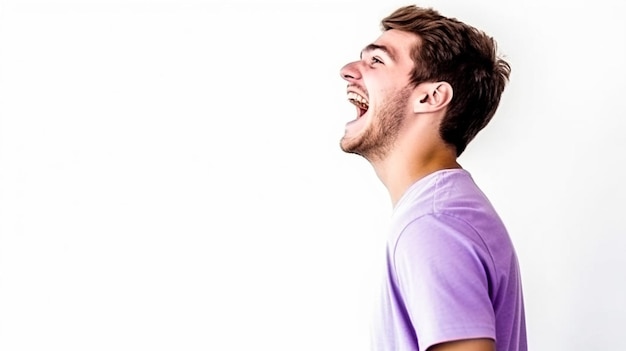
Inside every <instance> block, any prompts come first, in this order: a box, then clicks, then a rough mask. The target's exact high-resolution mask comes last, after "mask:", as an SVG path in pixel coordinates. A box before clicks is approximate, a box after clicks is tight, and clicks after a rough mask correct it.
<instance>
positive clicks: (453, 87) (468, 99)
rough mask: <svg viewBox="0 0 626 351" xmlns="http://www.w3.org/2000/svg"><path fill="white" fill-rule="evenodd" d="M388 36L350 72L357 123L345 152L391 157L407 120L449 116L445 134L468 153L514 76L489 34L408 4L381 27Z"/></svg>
mask: <svg viewBox="0 0 626 351" xmlns="http://www.w3.org/2000/svg"><path fill="white" fill-rule="evenodd" d="M381 26H382V30H383V33H382V35H381V36H380V37H379V38H378V39H377V40H376V42H374V43H373V44H370V45H368V46H367V47H366V48H365V49H364V50H363V51H362V53H361V59H360V60H359V61H356V62H352V63H349V64H347V65H346V66H344V67H343V68H342V70H341V75H342V77H343V78H344V79H345V80H346V81H348V83H349V84H348V99H350V100H351V101H352V102H353V103H354V104H355V105H356V106H357V119H356V120H354V121H352V122H350V123H348V125H347V127H346V135H345V136H344V137H343V139H342V142H341V146H342V149H343V150H344V151H346V152H354V153H357V154H361V155H363V156H365V157H366V158H368V159H372V158H381V157H384V155H385V154H386V152H387V151H388V150H389V149H390V148H391V147H392V146H393V144H394V142H395V140H396V138H397V137H398V133H399V132H401V129H402V126H403V125H405V124H406V121H407V118H411V116H413V115H414V114H417V113H421V112H426V113H430V112H437V111H439V112H441V116H442V117H441V119H440V121H438V126H437V128H438V135H439V137H440V138H441V140H443V141H444V142H445V143H446V144H448V145H450V146H451V147H453V148H454V149H455V151H456V155H457V156H458V155H460V154H461V153H462V152H463V151H464V150H465V147H466V146H467V144H468V143H469V142H470V141H471V140H472V139H473V138H474V137H475V136H476V134H477V133H478V132H479V131H480V130H481V129H483V128H484V127H485V126H486V125H487V123H488V122H489V121H490V120H491V118H492V117H493V115H494V113H495V111H496V109H497V107H498V104H499V102H500V97H501V95H502V92H503V90H504V87H505V85H506V82H507V80H508V77H509V74H510V67H509V65H508V63H506V62H505V61H503V60H502V59H500V58H498V56H497V52H496V50H497V48H496V43H495V41H494V40H493V39H492V38H491V37H489V36H487V35H486V34H485V33H483V32H481V31H479V30H477V29H475V28H473V27H471V26H468V25H466V24H464V23H462V22H460V21H458V20H456V19H453V18H447V17H444V16H441V15H440V14H439V13H438V12H437V11H435V10H432V9H424V8H419V7H416V6H406V7H402V8H399V9H398V10H396V11H394V12H393V13H392V14H391V15H389V16H387V17H386V18H384V19H383V20H382V22H381Z"/></svg>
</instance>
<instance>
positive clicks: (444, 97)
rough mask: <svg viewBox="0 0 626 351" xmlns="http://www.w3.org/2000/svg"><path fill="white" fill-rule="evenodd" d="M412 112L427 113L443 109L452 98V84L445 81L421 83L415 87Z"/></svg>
mask: <svg viewBox="0 0 626 351" xmlns="http://www.w3.org/2000/svg"><path fill="white" fill-rule="evenodd" d="M416 92H417V97H416V98H415V99H414V100H413V112H415V113H428V112H437V111H439V110H442V109H444V108H445V107H446V106H448V104H449V103H450V100H452V95H453V91H452V86H451V85H450V84H448V83H447V82H431V83H422V84H420V85H418V86H417V88H416Z"/></svg>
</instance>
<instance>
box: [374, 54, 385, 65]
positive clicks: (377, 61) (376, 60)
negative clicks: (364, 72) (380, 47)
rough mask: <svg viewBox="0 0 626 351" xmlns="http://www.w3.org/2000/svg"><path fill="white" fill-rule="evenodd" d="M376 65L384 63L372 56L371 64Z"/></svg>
mask: <svg viewBox="0 0 626 351" xmlns="http://www.w3.org/2000/svg"><path fill="white" fill-rule="evenodd" d="M376 63H383V61H382V60H381V59H380V58H379V57H376V56H372V58H371V64H372V65H373V64H376Z"/></svg>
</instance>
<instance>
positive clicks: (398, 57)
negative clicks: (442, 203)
mask: <svg viewBox="0 0 626 351" xmlns="http://www.w3.org/2000/svg"><path fill="white" fill-rule="evenodd" d="M417 40H418V39H417V36H416V35H414V34H412V33H408V32H403V31H398V30H393V29H392V30H388V31H385V32H383V34H382V35H381V36H380V37H379V38H378V39H377V40H376V41H375V42H374V43H372V44H370V45H368V46H366V47H365V49H363V51H362V52H361V58H360V59H359V60H358V61H354V62H351V63H348V64H347V65H345V66H344V67H343V68H342V69H341V77H342V78H343V79H344V80H346V81H347V82H348V88H347V99H348V101H349V102H350V103H352V104H353V105H354V106H355V107H356V118H355V119H353V120H352V121H350V122H348V123H347V124H346V130H345V134H344V136H343V138H342V139H341V143H340V145H341V148H342V150H343V151H345V152H349V153H355V154H359V155H361V156H363V157H365V158H366V159H368V160H374V159H380V158H384V157H385V155H386V154H387V153H388V151H389V150H390V149H391V148H393V144H394V141H395V140H396V137H397V135H398V132H399V131H400V129H401V127H402V121H403V120H404V118H405V116H406V115H407V114H409V113H410V107H409V106H410V104H409V100H410V98H411V94H412V88H410V84H409V82H410V73H411V70H412V68H413V61H412V60H411V55H410V50H411V48H412V47H413V46H414V45H415V44H416V43H417Z"/></svg>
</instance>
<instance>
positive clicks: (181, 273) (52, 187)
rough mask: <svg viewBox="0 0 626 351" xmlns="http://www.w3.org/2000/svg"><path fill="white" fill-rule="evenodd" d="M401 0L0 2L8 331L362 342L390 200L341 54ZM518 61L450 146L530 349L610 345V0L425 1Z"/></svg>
mask: <svg viewBox="0 0 626 351" xmlns="http://www.w3.org/2000/svg"><path fill="white" fill-rule="evenodd" d="M405 4H408V3H406V2H400V1H351V2H349V1H344V2H337V1H329V0H328V1H319V0H317V1H308V2H303V1H300V2H298V1H264V2H252V1H249V2H221V1H191V0H176V1H174V0H169V1H166V0H164V1H158V2H149V1H104V0H101V1H97V0H89V1H77V0H76V1H31V0H23V1H17V0H13V1H3V2H1V3H0V349H1V350H4V351H17V350H249V349H252V350H366V349H367V348H368V332H369V329H368V328H369V316H370V310H371V304H372V303H373V301H374V299H375V296H376V293H377V288H378V285H377V284H378V278H379V270H380V269H381V268H380V265H381V264H382V263H383V261H382V253H383V250H384V247H383V245H384V239H385V234H386V224H387V220H388V216H389V215H390V213H391V204H390V201H389V198H388V195H387V193H386V191H385V189H384V187H383V186H382V185H381V184H380V183H379V181H378V179H377V178H376V176H375V174H374V172H373V170H372V169H371V167H370V166H369V164H367V162H366V161H365V160H363V159H361V158H359V157H357V156H354V155H347V154H344V153H342V152H341V151H340V149H339V147H338V141H339V138H340V137H341V135H342V134H343V129H344V124H345V123H346V122H347V121H348V120H350V119H352V118H353V115H354V109H353V107H352V106H351V105H350V104H349V103H347V102H346V99H345V82H344V81H342V80H341V79H340V77H339V68H340V67H341V66H342V65H343V64H345V63H347V62H348V61H351V60H354V59H356V58H357V57H358V54H359V51H360V50H361V48H362V47H364V46H365V45H366V44H368V43H370V42H372V41H374V40H375V39H376V37H377V36H378V35H379V27H378V25H379V21H380V19H382V18H383V17H385V16H386V15H388V14H389V13H391V11H393V10H394V9H395V8H397V7H399V6H402V5H405ZM419 4H421V5H432V6H434V7H436V8H437V9H439V10H440V11H441V12H442V13H443V14H444V15H448V16H452V17H457V18H459V19H461V20H463V21H465V22H468V23H470V24H472V25H475V26H477V27H479V28H481V29H483V30H485V31H487V32H488V33H489V34H491V35H493V36H494V37H495V38H496V39H497V40H498V42H499V44H500V46H499V47H500V51H501V52H502V53H503V54H504V55H506V58H507V60H508V61H509V62H510V63H511V65H512V68H513V72H512V76H511V82H510V85H509V86H508V87H507V90H506V91H505V95H504V97H503V101H502V104H501V107H500V109H499V110H498V113H497V114H496V117H495V119H494V120H493V121H492V123H491V124H490V125H489V126H488V127H487V128H486V129H485V130H484V131H483V132H481V134H479V135H478V137H477V138H476V139H475V141H474V142H473V143H472V144H470V146H469V147H468V149H467V151H466V153H465V154H464V155H463V156H462V157H461V160H460V161H461V163H462V164H463V165H464V167H465V168H467V169H468V170H469V171H470V172H471V173H472V174H473V175H474V178H475V180H476V181H477V182H478V183H479V185H480V186H482V188H483V190H484V191H485V192H486V193H487V195H488V196H489V197H490V198H491V200H492V202H493V203H494V205H495V206H496V207H497V208H498V210H499V212H500V214H501V216H502V217H503V219H504V221H505V222H506V224H507V226H508V228H509V230H510V234H511V237H512V239H513V241H514V243H515V245H516V247H517V251H518V254H519V259H520V264H521V268H522V272H523V280H524V288H525V296H526V307H527V322H528V334H529V345H530V349H531V350H604V349H611V350H623V349H626V339H624V338H623V329H624V327H625V326H626V299H625V298H626V285H625V278H626V277H625V274H624V268H625V267H626V254H625V253H624V250H625V248H626V239H625V236H626V232H625V230H624V227H625V224H624V201H626V189H625V187H624V185H623V181H624V179H625V178H626V169H625V167H624V165H623V163H624V161H625V156H624V151H625V150H626V141H625V139H624V137H623V134H624V130H626V116H625V113H624V93H625V82H626V69H625V68H624V62H626V40H625V39H624V37H625V35H626V21H624V15H625V11H624V10H623V6H621V5H617V4H619V3H618V2H617V1H610V0H599V1H593V2H588V1H585V2H582V1H578V2H577V1H570V2H563V3H562V4H561V2H560V1H559V2H555V1H544V0H532V1H515V2H506V1H496V0H481V1H461V0H456V1H453V0H450V1H434V0H433V1H430V2H421V3H419Z"/></svg>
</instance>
